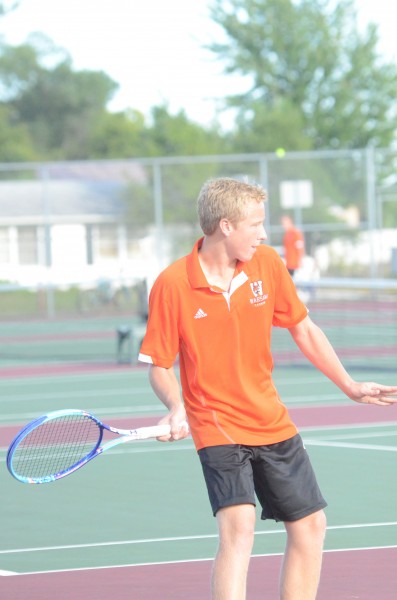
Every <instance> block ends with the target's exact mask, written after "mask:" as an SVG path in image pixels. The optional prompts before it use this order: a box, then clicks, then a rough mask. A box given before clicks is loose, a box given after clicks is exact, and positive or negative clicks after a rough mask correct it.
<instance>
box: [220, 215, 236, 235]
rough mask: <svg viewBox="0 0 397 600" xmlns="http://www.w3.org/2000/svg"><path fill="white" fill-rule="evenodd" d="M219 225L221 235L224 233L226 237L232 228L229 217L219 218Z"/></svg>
mask: <svg viewBox="0 0 397 600" xmlns="http://www.w3.org/2000/svg"><path fill="white" fill-rule="evenodd" d="M219 227H220V230H221V231H222V233H223V235H225V236H226V237H228V236H229V235H230V234H231V232H232V230H233V225H232V224H231V222H230V221H229V219H221V220H220V221H219Z"/></svg>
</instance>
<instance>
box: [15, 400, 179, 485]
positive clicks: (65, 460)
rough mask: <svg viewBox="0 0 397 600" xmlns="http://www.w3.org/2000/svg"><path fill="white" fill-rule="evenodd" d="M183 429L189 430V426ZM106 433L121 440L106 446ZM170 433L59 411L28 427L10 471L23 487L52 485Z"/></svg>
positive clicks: (161, 427)
mask: <svg viewBox="0 0 397 600" xmlns="http://www.w3.org/2000/svg"><path fill="white" fill-rule="evenodd" d="M180 426H181V428H185V429H188V425H187V423H186V422H183V423H181V425H180ZM105 431H108V432H111V433H113V434H116V435H117V436H118V437H116V438H114V439H111V440H110V441H107V442H106V443H102V441H103V436H104V433H105ZM168 433H170V426H169V425H168V424H165V425H155V426H154V427H140V428H139V429H116V428H115V427H110V426H109V425H105V424H104V423H102V421H100V420H99V419H97V418H96V417H95V416H94V415H92V414H90V413H88V412H85V411H83V410H76V409H68V410H58V411H55V412H51V413H48V414H47V415H43V416H42V417H39V418H38V419H35V420H34V421H31V422H30V423H28V424H27V425H26V426H25V427H24V428H23V429H21V431H20V432H19V433H18V434H17V435H16V436H15V438H14V439H13V441H12V442H11V444H10V447H9V449H8V452H7V468H8V470H9V472H10V473H11V475H12V476H13V477H15V478H16V479H17V480H18V481H21V482H22V483H50V482H51V481H56V480H57V479H61V478H62V477H66V475H71V473H74V471H76V470H77V469H80V467H83V466H84V465H85V464H87V463H88V462H89V461H90V460H92V459H93V458H95V457H96V456H98V455H99V454H102V453H103V452H105V451H106V450H109V449H110V448H113V447H114V446H117V445H118V444H123V443H125V442H131V441H135V440H146V439H149V438H155V437H159V436H162V435H167V434H168Z"/></svg>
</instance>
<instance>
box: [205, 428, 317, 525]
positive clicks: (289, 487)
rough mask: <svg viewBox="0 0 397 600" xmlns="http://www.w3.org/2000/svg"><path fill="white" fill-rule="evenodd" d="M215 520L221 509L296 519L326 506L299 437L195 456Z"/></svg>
mask: <svg viewBox="0 0 397 600" xmlns="http://www.w3.org/2000/svg"><path fill="white" fill-rule="evenodd" d="M198 454H199V456H200V460H201V466H202V468H203V473H204V478H205V481H206V484H207V489H208V495H209V498H210V502H211V506H212V511H213V514H214V516H215V515H216V513H217V512H218V510H219V509H220V508H224V507H226V506H233V505H236V504H253V505H254V506H256V500H255V496H256V497H257V498H258V500H259V502H260V504H261V506H262V515H261V518H262V519H274V520H275V521H296V520H297V519H302V518H303V517H306V516H307V515H310V514H311V513H314V512H316V511H318V510H320V509H322V508H325V507H326V506H327V503H326V501H325V500H324V498H323V496H322V494H321V492H320V489H319V487H318V484H317V481H316V477H315V474H314V471H313V468H312V465H311V463H310V459H309V457H308V455H307V452H306V449H305V447H304V445H303V442H302V439H301V436H300V435H299V434H297V435H295V436H294V437H292V438H290V439H289V440H285V441H283V442H279V443H277V444H270V445H267V446H244V445H240V444H227V445H224V446H209V447H207V448H202V449H201V450H199V452H198Z"/></svg>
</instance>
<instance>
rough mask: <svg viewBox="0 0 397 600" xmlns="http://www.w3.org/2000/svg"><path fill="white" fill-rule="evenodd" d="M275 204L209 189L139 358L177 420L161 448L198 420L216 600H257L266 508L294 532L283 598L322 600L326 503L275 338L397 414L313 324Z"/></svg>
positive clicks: (165, 282)
mask: <svg viewBox="0 0 397 600" xmlns="http://www.w3.org/2000/svg"><path fill="white" fill-rule="evenodd" d="M265 199H266V193H265V191H264V190H263V188H262V187H261V186H259V185H257V184H249V183H247V182H242V181H239V180H234V179H228V178H220V179H214V180H210V181H208V182H206V183H205V184H204V186H203V187H202V189H201V191H200V194H199V197H198V215H199V221H200V225H201V228H202V230H203V233H204V236H203V237H202V238H200V239H199V240H198V241H197V242H196V244H195V245H194V247H193V249H192V251H191V253H190V254H188V255H187V256H184V257H183V258H180V259H179V260H177V261H176V262H174V263H173V264H171V265H170V266H168V267H167V268H166V269H165V270H164V271H163V272H162V273H160V275H159V276H158V278H157V280H156V281H155V283H154V285H153V287H152V289H151V292H150V296H149V318H148V325H147V331H146V335H145V337H144V340H143V342H142V346H141V349H140V353H139V360H140V361H142V362H144V363H147V364H148V365H149V380H150V383H151V386H152V388H153V390H154V392H155V393H156V395H157V396H158V398H159V399H160V400H161V402H162V403H163V404H164V405H165V407H166V408H167V409H168V413H167V415H166V416H165V417H163V419H162V420H161V421H160V422H161V423H169V424H170V426H171V432H170V434H169V435H168V436H163V437H161V438H159V440H160V441H164V442H166V441H174V440H178V439H183V438H184V437H186V435H187V432H186V430H185V428H184V427H183V426H182V422H183V421H184V420H185V418H186V416H187V419H188V422H189V426H190V430H191V433H192V437H193V440H194V443H195V446H196V449H197V452H198V455H199V458H200V461H201V465H202V469H203V474H204V479H205V482H206V485H207V490H208V495H209V499H210V503H211V506H212V512H213V514H214V516H215V517H216V519H217V524H218V531H219V545H218V551H217V554H216V558H215V561H214V566H213V573H212V584H211V598H212V600H245V598H246V582H247V572H248V566H249V561H250V557H251V552H252V547H253V542H254V530H255V519H256V511H255V505H256V501H257V500H258V501H259V503H260V505H261V507H262V514H261V517H262V519H273V520H276V521H282V522H283V523H284V526H285V529H286V532H287V544H286V550H285V556H284V561H283V565H282V571H281V579H280V598H281V599H282V600H297V599H298V598H299V600H314V599H315V597H316V593H317V587H318V583H319V577H320V570H321V560H322V549H323V541H324V535H325V530H326V519H325V514H324V508H325V506H326V501H325V500H324V498H323V496H322V494H321V492H320V489H319V486H318V484H317V481H316V478H315V475H314V472H313V468H312V466H311V462H310V459H309V457H308V454H307V452H306V450H305V448H304V446H303V442H302V439H301V437H300V434H299V433H298V431H297V428H296V426H295V425H294V423H293V422H292V421H291V418H290V416H289V413H288V410H287V408H286V406H285V405H284V404H283V402H282V400H281V398H280V397H279V394H278V392H277V390H276V387H275V385H274V382H273V379H272V370H273V359H272V354H271V349H270V340H271V331H272V327H273V326H277V327H284V328H286V329H288V330H289V333H290V334H291V336H292V338H293V339H294V341H295V343H296V344H297V346H298V347H299V348H300V350H301V351H302V352H303V353H304V354H305V355H306V357H307V358H308V359H309V360H310V361H311V362H312V363H313V364H314V365H315V366H316V367H317V368H318V369H319V370H321V371H322V372H323V373H324V374H325V375H326V376H327V377H328V378H329V379H331V380H332V381H333V382H334V383H335V384H336V385H337V386H338V387H339V388H340V389H341V390H343V392H344V393H345V394H346V395H347V396H348V397H349V398H351V399H352V400H355V401H357V402H364V403H374V404H378V405H381V406H386V405H390V404H392V403H394V402H397V386H396V387H391V386H383V385H380V384H376V383H360V382H357V381H354V380H353V379H352V378H351V377H350V375H349V374H348V373H347V372H346V371H345V369H344V367H343V366H342V364H341V363H340V361H339V359H338V357H337V356H336V354H335V352H334V350H333V348H332V346H331V345H330V343H329V341H328V339H327V338H326V336H325V335H324V333H323V332H322V331H321V329H319V327H317V326H316V325H315V324H314V322H313V321H312V320H311V319H310V317H309V316H308V311H307V308H306V306H305V305H304V304H303V303H302V301H301V300H300V299H299V297H298V295H297V292H296V288H295V285H294V282H293V281H292V278H291V277H290V275H289V274H288V271H287V269H286V267H285V265H284V262H283V261H282V259H281V257H280V256H279V254H278V253H277V252H276V251H275V250H274V249H273V248H271V247H270V246H268V245H266V244H264V243H263V242H265V240H266V238H267V236H266V231H265V229H264V220H265ZM178 354H179V366H180V378H181V385H180V384H179V381H178V379H177V376H176V373H175V371H174V364H175V360H176V357H177V356H178ZM187 510H188V508H187ZM265 581H266V578H265V577H264V582H265ZM175 585H177V583H176V582H175Z"/></svg>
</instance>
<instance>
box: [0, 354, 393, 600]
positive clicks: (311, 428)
mask: <svg viewBox="0 0 397 600" xmlns="http://www.w3.org/2000/svg"><path fill="white" fill-rule="evenodd" d="M355 375H356V377H357V378H362V379H363V378H365V379H374V380H381V381H382V382H384V383H390V384H392V383H395V382H394V379H395V375H394V372H393V370H385V371H383V372H379V371H378V370H374V371H373V372H371V371H370V369H368V368H367V369H366V370H365V371H362V372H359V371H355ZM275 380H276V384H277V385H278V388H279V390H280V393H281V395H282V397H283V398H284V400H285V402H286V403H287V405H288V406H289V407H290V410H291V412H292V414H293V417H294V419H295V420H296V422H297V423H298V425H299V427H300V429H301V432H302V435H303V437H304V440H305V443H306V446H307V448H308V451H309V453H310V456H311V458H312V461H313V463H314V466H315V468H316V471H317V475H318V479H319V481H320V484H321V487H322V488H323V492H324V494H325V496H326V498H327V500H328V502H329V507H328V509H327V516H328V534H327V540H326V546H325V550H326V551H325V557H324V571H323V578H322V583H321V587H320V592H319V596H318V598H319V600H331V599H332V600H337V599H342V598H343V599H345V598H346V599H347V598H360V599H364V600H370V599H371V600H373V599H374V598H382V600H388V599H390V600H391V599H392V598H396V590H397V570H396V569H395V563H396V559H397V478H396V467H395V462H396V452H397V409H396V408H379V407H372V406H359V405H355V404H353V403H352V402H350V401H349V400H347V399H346V398H344V397H343V395H342V394H341V393H340V392H339V390H338V389H337V388H335V387H334V386H333V385H332V384H331V383H330V382H328V381H327V380H326V379H325V378H324V377H323V376H322V375H320V374H319V373H317V372H316V371H315V370H314V369H312V368H311V367H308V368H296V367H295V368H291V367H290V368H288V367H286V366H280V367H277V368H276V371H275ZM0 398H1V399H0V425H1V426H0V436H1V437H0V446H1V454H0V458H1V464H2V468H1V470H0V485H1V490H2V504H3V506H2V517H1V518H2V524H1V532H2V533H1V542H0V571H1V574H2V577H1V578H0V589H1V590H2V591H1V593H0V596H1V597H2V598H5V599H7V600H23V599H25V598H29V599H34V598H40V600H50V599H51V600H53V599H54V598H57V600H64V599H66V598H67V599H69V600H70V598H73V599H74V600H79V599H80V598H81V599H82V598H84V599H87V598H96V599H97V598H98V599H100V598H109V597H110V596H111V595H116V594H117V596H118V597H119V598H120V599H121V600H123V599H127V598H128V599H136V600H145V599H147V600H155V599H168V598H169V599H171V598H181V599H182V598H183V599H188V598H189V599H193V600H199V599H200V600H203V599H205V598H208V597H209V578H210V570H211V559H212V557H213V556H214V553H215V551H216V544H217V540H216V522H215V519H214V518H213V517H212V516H211V514H210V510H209V503H208V500H207V496H206V492H205V489H204V484H203V479H202V474H201V469H200V465H199V461H198V459H197V457H196V454H195V451H194V448H193V445H192V442H191V440H190V439H187V440H184V441H181V442H178V443H175V444H166V445H163V444H160V443H158V442H156V441H144V442H138V443H132V444H126V445H122V446H119V447H118V448H115V449H113V450H111V451H110V452H108V453H106V454H104V455H103V456H101V457H99V458H98V459H96V460H94V461H92V462H91V463H90V464H89V465H88V466H87V467H85V468H84V469H81V470H80V471H78V472H76V473H75V474H74V475H72V476H71V477H68V478H65V479H63V480H61V481H58V482H56V483H53V484H49V485H39V486H29V485H23V484H20V483H18V482H17V481H15V480H14V479H12V477H11V476H10V475H9V474H8V472H7V470H6V467H5V463H4V458H5V452H6V447H7V446H8V444H9V442H10V441H11V439H12V437H13V436H14V435H15V433H16V432H17V430H18V429H19V428H20V427H21V426H22V425H23V424H25V423H26V422H27V421H28V420H30V419H32V418H34V417H36V416H39V415H40V414H42V413H44V412H46V411H49V410H57V409H60V408H65V407H68V408H84V409H87V410H89V411H91V412H93V413H94V414H96V415H97V416H99V417H100V418H101V419H102V420H103V421H104V422H108V423H111V424H114V425H116V426H120V427H125V428H126V427H135V426H140V425H146V424H152V423H155V422H156V421H157V420H158V419H159V418H160V416H161V415H162V414H163V409H162V407H161V405H160V404H159V403H158V401H157V400H156V398H155V397H154V395H153V393H152V392H151V390H150V388H149V386H148V382H147V374H146V368H143V367H135V366H131V365H118V364H117V363H116V361H115V360H114V361H113V363H108V364H102V366H100V365H97V364H95V363H92V364H90V365H89V364H82V363H79V364H78V363H74V364H66V363H61V362H59V361H58V362H57V361H54V362H53V363H52V364H50V365H48V364H47V365H45V364H42V363H37V364H36V365H33V366H32V365H31V364H30V365H29V364H24V363H23V361H22V362H20V363H18V364H15V363H14V364H11V362H10V363H9V364H8V365H6V366H4V368H3V369H1V379H0ZM284 543H285V535H284V532H283V527H282V526H281V525H279V524H273V523H271V522H261V521H260V520H258V522H257V528H256V536H255V547H254V558H253V559H252V564H251V569H250V575H249V584H248V599H249V600H259V599H262V598H276V597H277V579H278V570H279V566H280V562H281V553H282V551H283V546H284Z"/></svg>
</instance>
